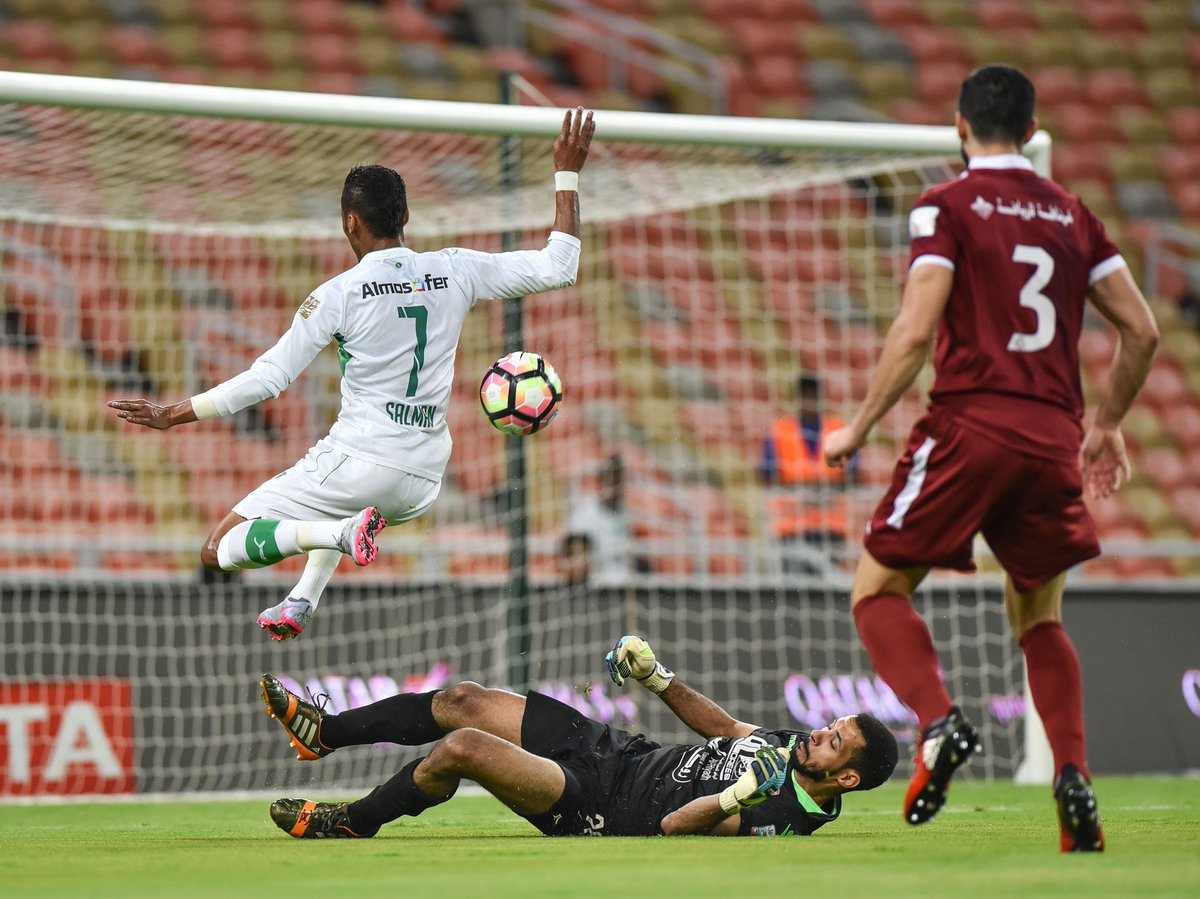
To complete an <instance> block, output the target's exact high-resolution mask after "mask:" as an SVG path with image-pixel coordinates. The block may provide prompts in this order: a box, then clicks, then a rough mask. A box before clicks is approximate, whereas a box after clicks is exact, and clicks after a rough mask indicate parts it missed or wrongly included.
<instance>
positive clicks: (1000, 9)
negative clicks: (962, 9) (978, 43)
mask: <svg viewBox="0 0 1200 899" xmlns="http://www.w3.org/2000/svg"><path fill="white" fill-rule="evenodd" d="M974 8H975V15H976V16H977V17H978V18H979V22H980V24H981V25H983V27H984V28H986V29H988V30H990V31H1040V30H1041V27H1042V23H1041V22H1040V21H1039V20H1038V18H1037V16H1035V15H1034V14H1033V12H1032V10H1031V9H1030V8H1029V4H1027V3H1020V2H1018V0H979V2H977V3H975V4H974Z"/></svg>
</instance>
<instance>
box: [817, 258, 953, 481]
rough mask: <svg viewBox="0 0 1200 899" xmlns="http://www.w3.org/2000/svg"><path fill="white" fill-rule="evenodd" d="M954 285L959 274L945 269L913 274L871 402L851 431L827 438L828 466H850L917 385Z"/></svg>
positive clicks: (920, 267) (929, 268) (872, 388)
mask: <svg viewBox="0 0 1200 899" xmlns="http://www.w3.org/2000/svg"><path fill="white" fill-rule="evenodd" d="M953 286H954V273H953V272H952V271H950V270H949V269H947V268H943V267H942V266H940V265H930V264H926V265H918V266H917V267H916V268H914V269H913V270H912V271H911V272H910V273H909V276H908V284H906V285H905V287H904V297H903V299H902V300H901V305H900V314H899V315H897V316H896V320H895V321H894V322H892V326H891V327H890V328H889V329H888V333H887V337H886V338H885V339H884V342H883V351H882V352H881V353H880V354H879V363H878V365H876V366H875V373H874V374H873V375H872V376H871V385H870V386H869V387H868V388H867V397H866V399H865V400H863V404H862V406H860V407H859V409H858V412H857V413H856V414H855V416H854V418H853V419H851V421H850V423H849V424H848V425H847V426H846V427H844V428H839V429H838V430H836V431H834V432H833V433H832V434H830V435H829V436H828V437H827V438H825V462H826V464H827V465H832V466H834V467H839V466H842V465H844V464H845V463H846V462H847V461H849V459H850V457H851V456H852V455H854V453H855V452H856V451H857V450H858V449H859V448H860V447H861V446H862V445H863V444H864V443H866V442H867V436H868V435H869V434H870V433H871V429H872V428H873V427H875V423H876V422H877V421H879V419H881V418H882V417H883V416H884V413H886V412H887V411H888V410H889V409H890V408H892V406H894V405H896V401H897V400H898V399H900V397H901V396H902V395H903V394H904V391H906V390H908V388H909V387H910V386H911V385H912V382H913V381H914V380H915V379H916V377H917V373H918V372H920V370H921V366H922V365H923V364H924V363H925V357H926V356H928V355H929V347H930V346H931V345H932V343H933V338H934V335H935V334H936V333H937V323H938V320H939V319H940V318H941V317H942V310H943V309H945V308H946V301H947V300H948V299H950V290H951V288H952V287H953Z"/></svg>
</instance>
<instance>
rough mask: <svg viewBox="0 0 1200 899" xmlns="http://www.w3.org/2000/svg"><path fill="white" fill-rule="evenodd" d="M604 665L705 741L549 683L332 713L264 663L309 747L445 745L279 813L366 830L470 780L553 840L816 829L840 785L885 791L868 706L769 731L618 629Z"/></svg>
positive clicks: (288, 803)
mask: <svg viewBox="0 0 1200 899" xmlns="http://www.w3.org/2000/svg"><path fill="white" fill-rule="evenodd" d="M606 661H607V663H608V669H609V673H610V675H611V676H612V679H613V681H614V682H616V683H617V684H618V685H620V684H622V683H623V682H624V681H625V680H626V679H629V678H633V679H635V680H637V681H638V682H639V683H640V684H641V685H642V686H643V687H645V688H646V689H648V690H650V691H651V692H652V693H655V694H657V695H658V697H659V698H660V699H661V700H662V701H663V702H665V703H666V704H667V706H668V707H669V708H670V709H671V711H672V712H674V713H675V714H676V715H677V716H678V717H679V720H680V721H682V722H683V723H684V724H686V725H687V726H688V727H690V728H691V729H692V730H694V731H695V732H696V733H698V734H700V736H702V737H704V738H705V739H706V740H707V741H708V742H707V743H702V744H700V745H673V746H663V745H660V744H658V743H653V742H651V741H649V740H647V739H645V737H643V736H641V735H634V734H629V733H626V732H625V731H621V730H617V729H616V728H613V727H609V726H608V725H605V724H601V723H599V722H597V721H593V720H591V719H589V718H587V717H585V716H584V715H582V714H581V713H580V712H578V711H576V710H575V709H573V708H571V707H570V706H568V705H565V704H563V703H561V702H558V701H557V700H554V699H551V698H550V697H548V696H543V695H542V694H540V693H534V692H531V693H530V694H529V695H528V697H522V696H518V695H516V694H514V693H509V692H507V691H504V690H495V689H487V688H484V687H481V686H480V685H479V684H474V683H469V682H468V683H460V684H457V685H455V686H453V687H450V688H448V689H445V690H440V691H436V692H432V693H424V694H414V693H410V694H401V695H398V696H392V697H390V698H388V699H383V700H380V701H379V702H376V703H372V704H371V705H368V706H364V707H363V708H359V709H353V710H351V711H348V712H343V713H342V714H340V715H326V714H325V713H323V712H322V711H321V710H320V709H318V708H317V707H315V706H313V705H311V704H310V703H307V702H305V701H304V700H302V699H300V698H299V697H298V696H295V695H293V694H291V693H289V692H288V691H287V690H286V689H284V687H283V685H282V684H280V683H279V681H278V680H276V679H275V678H274V677H272V676H271V675H269V674H268V675H264V676H263V679H262V696H263V700H264V701H265V702H266V704H267V709H268V712H269V713H270V714H271V716H272V717H274V718H276V719H278V720H279V722H280V723H281V724H282V725H283V727H284V729H285V730H286V731H287V732H288V735H289V736H290V737H291V742H292V746H293V747H294V748H295V749H296V750H297V753H298V756H299V758H301V759H305V760H315V759H320V758H323V757H324V756H326V755H328V754H329V753H331V752H333V751H334V750H335V749H341V748H343V747H346V746H361V745H366V744H372V743H398V744H401V745H405V746H419V745H421V744H424V743H430V742H433V741H435V740H436V741H437V743H436V745H435V746H434V747H433V749H432V750H431V751H430V753H429V754H428V755H426V756H424V757H423V758H420V759H417V760H416V761H413V762H411V763H409V764H408V765H406V766H405V767H404V768H403V769H401V771H400V772H399V773H398V774H396V775H395V776H394V777H393V778H392V779H391V780H389V781H388V782H387V783H385V784H383V785H382V786H379V787H376V788H375V789H374V790H372V791H371V793H370V794H369V795H368V796H366V797H364V798H363V799H359V800H358V801H357V802H351V803H327V802H310V801H306V800H304V799H279V800H276V801H275V802H274V803H272V804H271V818H272V819H273V820H274V821H275V823H276V824H277V825H278V826H279V827H280V829H282V830H284V831H286V832H287V833H289V834H290V835H291V836H293V837H297V838H302V839H313V838H328V837H343V838H356V837H371V836H374V835H375V834H376V833H378V831H379V829H380V828H381V827H382V826H383V825H384V824H387V823H388V822H389V821H394V820H396V819H397V818H400V817H403V816H405V815H413V816H415V815H419V814H421V813H422V812H423V811H425V810H426V809H428V808H432V807H433V806H435V805H440V804H441V803H443V802H445V801H446V800H448V799H450V797H452V796H453V795H454V793H455V791H456V790H457V789H458V785H459V782H460V781H462V780H463V779H464V778H466V779H469V780H473V781H475V782H476V783H478V784H479V785H480V786H482V787H483V788H484V789H486V790H487V791H488V792H489V793H491V794H492V795H494V796H495V797H496V798H497V799H499V800H500V801H501V802H503V803H504V804H505V805H507V806H508V807H509V808H510V809H512V810H513V811H514V812H516V813H517V814H518V815H520V816H521V817H522V818H525V819H526V820H527V821H529V822H530V823H531V824H533V826H534V827H536V828H537V829H538V830H540V831H541V832H542V833H543V834H546V835H547V836H655V835H658V834H670V835H674V834H709V835H713V836H785V835H807V834H810V833H812V832H813V831H814V830H816V829H817V828H819V827H821V826H822V825H824V824H826V823H828V822H829V821H832V820H833V819H835V818H836V817H838V815H839V814H840V813H841V807H842V802H841V796H842V794H843V793H847V792H851V791H854V790H869V789H872V788H874V787H877V786H879V785H880V784H882V783H883V782H884V781H886V780H887V779H888V777H889V776H891V773H892V771H893V769H894V768H895V767H896V759H897V747H896V739H895V737H894V736H892V733H891V732H890V731H889V730H888V729H887V728H886V727H885V726H884V725H883V724H882V723H880V722H879V720H878V719H876V718H874V717H872V716H870V715H866V714H859V715H855V716H852V717H845V718H839V719H838V720H836V721H834V722H833V723H832V724H830V725H829V726H827V727H824V728H821V729H820V730H816V731H813V732H812V733H804V732H799V731H788V730H767V729H765V728H762V727H758V726H756V725H753V724H745V723H743V722H741V721H736V720H734V719H733V718H731V717H730V716H729V715H728V714H727V713H726V712H725V711H724V710H722V709H721V708H720V707H719V706H717V705H716V703H714V702H713V701H712V700H710V699H707V698H706V697H704V696H702V695H700V694H699V693H697V692H696V691H694V690H692V689H691V688H689V687H688V686H686V685H685V684H683V683H682V682H681V681H680V680H679V678H677V677H676V676H675V675H674V674H672V673H671V672H670V671H669V670H667V669H666V668H665V667H663V665H662V664H661V663H660V662H658V660H657V659H656V658H655V656H654V653H653V651H652V650H651V649H650V646H649V644H647V643H646V642H645V641H644V640H642V639H641V638H640V637H634V636H626V637H622V638H621V639H620V641H619V642H618V643H617V645H616V646H615V647H614V649H613V650H612V652H610V653H609V654H608V656H607V659H606Z"/></svg>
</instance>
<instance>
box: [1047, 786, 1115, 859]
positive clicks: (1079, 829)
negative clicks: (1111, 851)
mask: <svg viewBox="0 0 1200 899" xmlns="http://www.w3.org/2000/svg"><path fill="white" fill-rule="evenodd" d="M1054 799H1055V801H1056V802H1057V803H1058V832H1059V848H1060V849H1061V850H1062V851H1063V852H1103V851H1104V831H1103V830H1102V829H1101V827H1100V809H1099V808H1097V806H1096V794H1095V793H1093V792H1092V785H1091V784H1090V783H1088V782H1087V780H1085V779H1084V776H1083V775H1082V774H1081V773H1080V772H1079V770H1078V769H1077V768H1076V767H1075V766H1074V765H1064V766H1063V769H1062V773H1061V774H1059V776H1058V782H1057V783H1055V785H1054Z"/></svg>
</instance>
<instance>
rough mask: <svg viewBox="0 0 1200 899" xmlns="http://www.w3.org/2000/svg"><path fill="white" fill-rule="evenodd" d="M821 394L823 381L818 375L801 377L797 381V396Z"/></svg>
mask: <svg viewBox="0 0 1200 899" xmlns="http://www.w3.org/2000/svg"><path fill="white" fill-rule="evenodd" d="M806 392H807V393H816V394H820V393H821V379H820V378H818V377H817V376H816V375H808V374H805V375H801V376H800V377H798V378H797V379H796V396H800V395H801V394H802V393H806Z"/></svg>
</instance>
